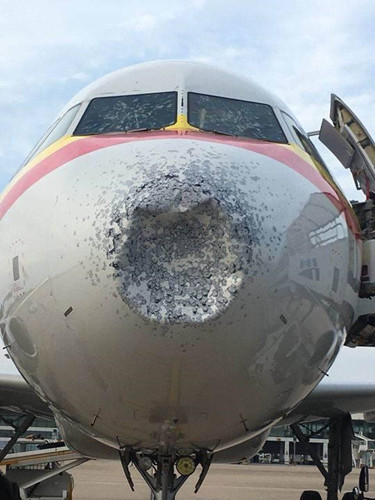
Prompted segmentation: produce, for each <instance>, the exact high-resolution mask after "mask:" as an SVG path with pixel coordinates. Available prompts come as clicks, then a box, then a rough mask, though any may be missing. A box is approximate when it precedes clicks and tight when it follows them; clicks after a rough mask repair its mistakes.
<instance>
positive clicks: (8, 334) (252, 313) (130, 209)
mask: <svg viewBox="0 0 375 500" xmlns="http://www.w3.org/2000/svg"><path fill="white" fill-rule="evenodd" d="M226 139H227V138H221V137H217V136H214V135H213V134H200V135H199V134H195V135H194V134H190V135H185V136H179V135H173V134H172V133H169V134H168V133H165V134H163V133H160V134H159V135H157V134H156V135H155V134H154V135H153V134H150V133H148V132H144V133H143V135H142V133H140V134H136V136H135V137H134V138H132V136H131V135H129V137H128V138H127V139H126V140H125V139H124V140H123V141H122V142H121V140H118V138H117V137H94V138H93V137H91V138H85V139H82V140H81V142H79V141H77V142H76V143H75V144H76V145H75V148H78V149H79V147H81V146H82V144H91V145H92V144H96V146H95V147H92V148H91V149H90V151H89V152H86V153H85V152H80V154H77V152H76V151H77V150H76V149H75V150H74V151H73V149H72V148H71V150H69V151H68V152H67V153H66V158H64V159H62V160H61V164H59V165H58V167H55V168H54V169H50V170H51V171H49V173H48V174H46V175H44V174H43V175H41V176H40V178H39V179H38V180H37V181H36V182H32V183H31V185H30V186H29V187H28V189H26V190H25V191H24V192H23V193H22V195H20V196H19V197H17V199H16V200H15V201H14V203H13V204H12V205H11V206H9V208H8V209H7V211H6V213H5V214H4V215H3V218H2V219H1V221H0V234H1V240H0V249H1V250H0V251H1V256H2V266H1V274H0V292H1V300H2V311H1V323H2V325H3V326H2V332H3V337H4V339H5V342H6V344H7V345H8V346H9V347H8V351H9V353H10V355H11V357H12V358H13V360H14V362H15V363H16V365H17V366H18V368H19V370H20V371H21V373H22V374H23V375H24V376H25V378H26V379H27V380H28V381H29V382H30V384H31V385H32V386H33V387H34V388H35V389H36V390H37V391H38V393H39V394H40V395H42V397H43V398H44V399H46V400H47V401H49V402H50V404H51V406H52V408H53V410H54V411H55V412H56V414H57V415H58V416H59V418H60V419H61V421H64V420H67V421H69V422H70V423H73V424H74V425H76V426H77V429H78V428H79V429H80V430H81V431H83V432H84V433H86V434H88V435H90V436H93V437H95V438H96V439H98V440H99V441H102V442H103V443H106V444H109V445H110V446H113V447H117V446H118V443H120V444H127V445H136V446H139V447H144V448H155V447H160V446H164V447H165V446H167V447H172V448H181V447H199V448H204V447H208V448H210V449H213V448H215V447H219V448H220V447H221V448H222V447H225V446H228V445H229V444H231V443H235V442H239V441H242V440H245V439H248V438H249V437H251V435H255V434H258V433H260V432H261V431H262V430H264V429H266V428H267V427H270V426H271V425H272V424H274V423H275V422H276V421H278V420H279V419H281V418H282V417H283V416H285V415H286V414H287V413H288V411H289V410H290V409H291V408H292V407H293V406H294V405H296V404H297V403H298V402H299V401H301V400H302V399H303V398H304V397H305V396H306V395H307V394H308V393H309V392H310V391H311V390H312V389H313V388H314V387H315V386H316V384H317V383H318V382H319V380H320V379H321V378H322V376H323V374H324V372H326V370H327V369H328V368H329V366H330V365H331V363H332V362H333V360H334V358H335V356H336V354H337V352H338V350H339V348H340V346H341V345H342V343H343V339H344V335H345V328H347V327H348V326H349V325H350V323H351V321H352V317H353V310H354V307H355V301H356V298H357V293H356V290H355V288H356V286H357V285H358V279H359V268H360V259H359V249H358V248H357V242H356V240H355V237H354V236H353V233H352V228H349V227H348V222H347V221H348V217H349V218H350V217H351V215H350V214H348V213H346V217H345V213H344V212H345V210H347V208H344V205H340V202H337V198H335V196H336V195H335V194H332V193H334V191H333V189H332V187H331V186H330V185H329V184H328V182H327V181H325V180H324V179H323V177H321V178H320V180H319V182H317V181H316V179H318V178H319V175H318V174H317V172H316V170H314V167H313V166H312V165H311V164H307V162H305V161H304V160H302V158H300V161H301V165H302V164H303V168H305V169H306V175H301V173H299V172H298V171H297V169H296V168H294V167H293V165H292V166H291V162H289V160H288V159H283V158H284V157H283V156H282V154H281V153H280V151H282V147H283V146H280V145H272V144H267V143H263V144H262V143H261V142H260V141H246V140H242V141H241V140H238V141H237V142H238V144H237V143H236V140H232V141H229V140H226ZM84 141H86V143H85V142H84ZM90 141H91V143H90ZM95 141H96V142H95ZM275 151H276V153H275ZM279 153H280V159H277V158H275V156H277V155H278V154H279ZM295 156H296V158H297V154H296V155H295ZM296 161H297V160H296ZM310 174H311V175H310ZM319 183H320V184H319ZM332 200H334V202H333V201H332ZM17 257H18V259H17V260H16V261H14V259H15V258H17ZM17 265H18V271H19V277H18V279H15V278H16V277H17V272H16V275H15V274H14V270H13V267H14V266H17ZM12 266H13V267H12ZM16 271H17V270H16Z"/></svg>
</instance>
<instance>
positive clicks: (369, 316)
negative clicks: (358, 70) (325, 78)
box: [319, 94, 375, 347]
mask: <svg viewBox="0 0 375 500" xmlns="http://www.w3.org/2000/svg"><path fill="white" fill-rule="evenodd" d="M330 118H331V120H332V123H333V125H331V124H330V123H329V122H328V121H327V120H323V121H322V126H321V129H320V132H319V140H320V141H321V142H322V143H323V144H324V145H325V146H326V147H327V148H328V149H329V150H330V151H331V152H332V153H333V154H334V155H335V156H336V158H337V159H338V160H339V161H340V162H341V163H342V165H343V166H344V167H345V168H347V169H349V170H350V171H351V173H352V176H353V179H354V183H355V185H356V187H357V189H358V190H360V191H363V193H364V194H365V195H366V201H364V202H362V203H357V202H353V203H352V207H353V209H354V211H355V213H356V215H357V217H358V220H359V223H360V227H361V237H362V241H363V252H362V275H361V284H360V290H359V298H358V304H357V311H356V320H355V322H354V324H353V325H352V327H351V329H350V330H349V332H348V336H347V340H346V344H347V345H349V346H351V347H355V346H359V345H361V346H375V303H374V301H371V300H370V299H371V298H372V297H374V296H375V143H374V141H373V139H372V138H371V136H370V134H369V133H368V131H367V130H366V128H365V127H364V126H363V124H362V123H361V121H360V120H359V119H358V118H357V116H356V115H355V114H354V113H353V112H352V111H351V109H350V108H349V107H348V106H347V105H346V104H345V103H344V102H343V101H342V100H341V99H340V98H339V97H337V96H336V95H334V94H332V95H331V112H330Z"/></svg>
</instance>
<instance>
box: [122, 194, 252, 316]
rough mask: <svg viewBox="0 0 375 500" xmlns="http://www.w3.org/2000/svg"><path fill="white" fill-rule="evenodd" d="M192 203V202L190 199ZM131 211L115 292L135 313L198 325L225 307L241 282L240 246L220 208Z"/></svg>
mask: <svg viewBox="0 0 375 500" xmlns="http://www.w3.org/2000/svg"><path fill="white" fill-rule="evenodd" d="M190 201H191V200H190ZM178 206H179V207H181V206H182V207H184V208H183V210H178V209H177V208H176V207H177V205H176V204H173V205H171V206H170V209H169V210H168V211H165V208H166V207H165V205H164V207H163V208H164V211H160V210H155V207H153V206H150V205H149V206H146V207H145V206H142V207H138V208H137V209H135V210H134V211H133V213H132V216H131V218H130V221H129V222H130V223H129V225H128V226H127V233H126V241H125V242H124V243H123V245H122V247H121V248H120V249H118V252H117V256H116V262H115V266H114V267H115V268H116V273H117V280H118V289H119V292H120V294H121V296H122V298H123V300H125V301H126V302H127V303H128V304H129V305H130V306H131V307H132V308H133V309H134V310H136V311H137V312H139V313H140V314H142V315H144V316H147V317H149V318H153V319H156V320H158V321H166V322H171V321H173V322H198V321H204V320H206V319H208V318H211V317H213V316H215V315H218V314H220V313H221V312H222V311H223V310H225V309H226V308H227V306H228V305H229V303H230V301H231V299H232V298H233V297H234V295H235V294H236V292H237V290H238V288H239V286H240V285H241V282H242V277H243V272H242V263H241V258H240V257H239V253H240V252H239V247H240V242H239V241H238V239H237V237H236V234H235V231H234V229H233V226H232V222H231V219H230V217H228V214H227V213H226V212H225V210H223V209H222V207H221V205H220V203H218V202H217V200H215V199H212V198H211V199H207V198H205V199H204V201H203V202H200V203H199V202H195V203H193V204H192V203H190V208H186V206H187V204H186V203H185V204H184V203H183V198H182V204H181V202H180V203H179V205H178Z"/></svg>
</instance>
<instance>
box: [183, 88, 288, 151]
mask: <svg viewBox="0 0 375 500" xmlns="http://www.w3.org/2000/svg"><path fill="white" fill-rule="evenodd" d="M188 122H189V124H190V125H192V126H194V127H197V128H199V129H201V130H207V131H209V132H217V133H221V134H228V135H234V136H242V137H249V138H251V139H262V140H266V141H272V142H283V143H286V142H287V139H286V137H285V135H284V132H283V131H282V128H281V126H280V124H279V122H278V120H277V118H276V116H275V113H274V111H273V109H272V107H271V106H269V105H268V104H260V103H256V102H248V101H241V100H238V99H229V98H226V97H216V96H212V95H205V94H197V93H195V92H189V96H188Z"/></svg>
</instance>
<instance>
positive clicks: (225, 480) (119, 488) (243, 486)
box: [72, 460, 375, 500]
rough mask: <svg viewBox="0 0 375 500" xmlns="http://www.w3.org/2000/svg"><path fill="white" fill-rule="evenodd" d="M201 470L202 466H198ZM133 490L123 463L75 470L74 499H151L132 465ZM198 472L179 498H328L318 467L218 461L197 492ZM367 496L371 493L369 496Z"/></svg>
mask: <svg viewBox="0 0 375 500" xmlns="http://www.w3.org/2000/svg"><path fill="white" fill-rule="evenodd" d="M198 469H200V468H198ZM131 473H132V477H133V480H134V483H135V492H134V493H133V492H132V491H131V490H130V488H129V485H128V484H127V482H126V479H125V476H124V473H123V471H122V468H121V464H120V462H110V461H99V460H98V461H91V462H88V463H87V464H84V465H81V466H80V467H77V469H73V471H72V475H73V477H74V482H75V487H74V492H73V500H99V499H100V500H149V498H150V493H149V489H148V488H147V486H146V485H145V483H144V482H143V480H142V478H141V477H140V475H139V474H138V472H137V471H136V470H135V469H134V468H133V467H132V468H131ZM358 475H359V470H358V469H355V470H354V471H353V472H352V473H351V474H350V475H349V476H347V478H346V481H345V486H346V488H345V490H344V491H350V490H351V489H352V487H353V486H356V485H357V484H358ZM197 479H198V471H197V472H195V474H194V475H193V476H192V477H190V478H189V479H188V481H187V482H186V483H185V485H184V486H183V487H182V489H181V490H180V492H179V494H178V495H177V498H178V500H193V499H195V500H259V499H262V500H299V498H300V495H301V492H302V491H303V490H304V489H312V490H313V489H314V490H318V491H319V492H320V494H321V495H322V498H323V500H325V498H326V497H325V494H324V488H323V478H322V476H321V475H320V473H319V472H318V470H317V469H316V468H315V467H314V466H308V465H305V466H298V465H297V466H288V465H276V464H275V465H259V464H252V465H222V464H214V465H213V466H212V467H211V470H210V472H209V473H208V475H207V477H206V480H205V482H204V483H203V485H202V487H201V489H200V490H199V492H198V493H197V494H196V495H195V494H194V485H195V483H196V481H197ZM371 481H372V488H373V491H370V492H369V493H368V496H369V497H370V498H375V470H374V471H370V485H371ZM366 496H367V495H366Z"/></svg>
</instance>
